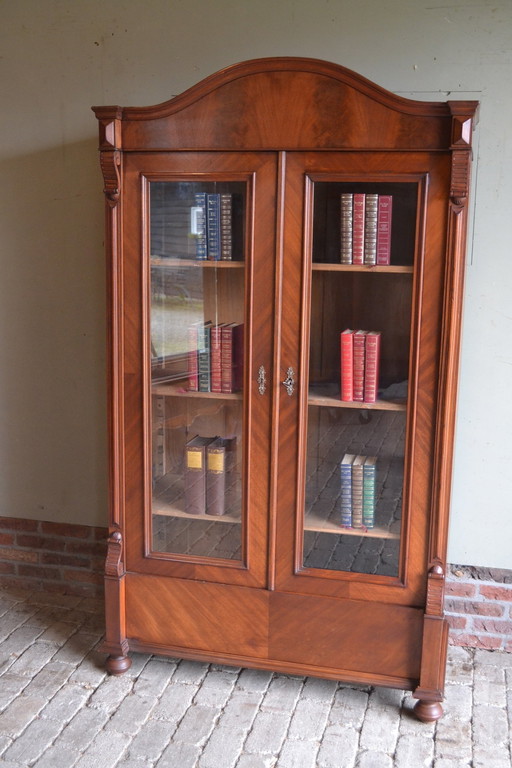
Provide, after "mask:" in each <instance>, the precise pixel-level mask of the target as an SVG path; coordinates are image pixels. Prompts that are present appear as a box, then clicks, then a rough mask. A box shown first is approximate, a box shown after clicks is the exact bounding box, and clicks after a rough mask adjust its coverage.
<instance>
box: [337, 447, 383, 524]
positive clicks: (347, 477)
mask: <svg viewBox="0 0 512 768" xmlns="http://www.w3.org/2000/svg"><path fill="white" fill-rule="evenodd" d="M376 465H377V459H376V457H375V456H356V455H354V454H351V453H346V454H345V455H344V457H343V459H342V461H341V464H340V482H341V525H342V526H343V527H344V528H373V527H374V526H375V475H376Z"/></svg>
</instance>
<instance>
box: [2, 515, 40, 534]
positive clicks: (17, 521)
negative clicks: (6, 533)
mask: <svg viewBox="0 0 512 768" xmlns="http://www.w3.org/2000/svg"><path fill="white" fill-rule="evenodd" d="M38 526H39V521H38V520H25V519H24V518H18V517H0V528H2V529H4V530H10V531H37V529H38Z"/></svg>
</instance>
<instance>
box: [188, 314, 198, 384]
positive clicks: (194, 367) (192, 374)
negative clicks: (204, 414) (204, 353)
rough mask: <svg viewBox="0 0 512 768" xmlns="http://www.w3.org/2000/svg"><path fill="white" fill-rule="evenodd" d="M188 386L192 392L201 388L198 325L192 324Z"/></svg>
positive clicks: (189, 331) (189, 345)
mask: <svg viewBox="0 0 512 768" xmlns="http://www.w3.org/2000/svg"><path fill="white" fill-rule="evenodd" d="M188 388H189V391H190V392H197V391H198V390H199V366H198V360H197V326H196V325H191V326H190V327H189V329H188Z"/></svg>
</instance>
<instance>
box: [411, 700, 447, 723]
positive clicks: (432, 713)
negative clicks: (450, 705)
mask: <svg viewBox="0 0 512 768" xmlns="http://www.w3.org/2000/svg"><path fill="white" fill-rule="evenodd" d="M414 712H415V714H416V717H417V718H418V720H421V721H422V723H433V722H435V721H436V720H439V718H440V717H442V716H443V707H442V705H441V702H440V701H424V700H423V699H420V700H419V701H418V702H417V703H416V704H415V706H414Z"/></svg>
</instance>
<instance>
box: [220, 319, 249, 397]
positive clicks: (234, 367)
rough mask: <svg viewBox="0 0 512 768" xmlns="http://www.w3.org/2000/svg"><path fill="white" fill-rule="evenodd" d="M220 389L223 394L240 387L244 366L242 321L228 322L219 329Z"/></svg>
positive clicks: (237, 389) (235, 390)
mask: <svg viewBox="0 0 512 768" xmlns="http://www.w3.org/2000/svg"><path fill="white" fill-rule="evenodd" d="M221 339H222V342H221V391H222V392H223V393H224V394H230V393H231V392H237V391H239V390H240V389H241V388H242V381H243V367H244V360H243V356H244V349H243V344H244V326H243V323H229V325H225V326H223V327H222V329H221Z"/></svg>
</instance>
